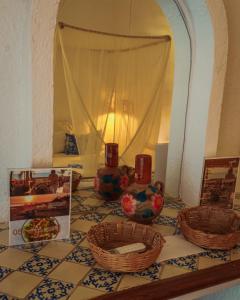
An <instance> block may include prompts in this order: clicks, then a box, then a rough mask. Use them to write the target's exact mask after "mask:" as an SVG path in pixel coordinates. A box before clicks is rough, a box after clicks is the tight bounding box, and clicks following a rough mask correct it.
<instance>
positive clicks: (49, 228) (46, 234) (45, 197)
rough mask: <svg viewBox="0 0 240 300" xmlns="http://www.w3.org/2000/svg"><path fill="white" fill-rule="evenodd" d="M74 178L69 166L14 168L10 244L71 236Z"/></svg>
mask: <svg viewBox="0 0 240 300" xmlns="http://www.w3.org/2000/svg"><path fill="white" fill-rule="evenodd" d="M71 178H72V171H71V169H69V168H52V169H13V170H10V173H9V186H10V221H9V244H10V245H20V244H24V243H31V242H39V241H48V240H57V239H67V238H69V234H70V208H71V181H72V180H71Z"/></svg>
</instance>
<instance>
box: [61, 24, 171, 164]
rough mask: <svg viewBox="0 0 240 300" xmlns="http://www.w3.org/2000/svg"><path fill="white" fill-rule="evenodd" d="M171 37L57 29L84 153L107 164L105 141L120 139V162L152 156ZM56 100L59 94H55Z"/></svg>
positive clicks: (69, 107)
mask: <svg viewBox="0 0 240 300" xmlns="http://www.w3.org/2000/svg"><path fill="white" fill-rule="evenodd" d="M170 47H171V40H170V38H162V37H159V38H154V39H153V38H136V37H135V38H134V37H122V36H115V35H106V34H99V33H95V32H88V31H84V30H76V29H73V28H69V27H64V28H62V29H60V28H59V29H58V30H57V49H56V64H57V65H61V66H62V68H63V72H64V78H65V87H66V91H67V96H66V98H67V99H66V101H65V105H66V108H65V110H66V113H67V114H69V115H70V119H71V125H72V131H73V133H74V134H75V135H76V137H77V141H78V147H79V151H80V155H83V156H84V155H86V156H87V157H88V159H93V158H92V157H91V156H89V155H94V160H95V167H96V168H97V167H98V166H99V164H102V163H103V160H104V143H107V142H116V143H118V144H119V154H120V163H122V164H123V163H124V164H125V163H126V164H129V165H133V164H134V158H135V155H136V154H138V153H149V154H151V155H153V156H154V150H155V145H156V143H157V140H158V136H159V129H160V123H161V112H162V111H163V110H164V107H165V106H166V105H168V106H169V103H167V102H169V99H165V97H164V95H163V94H162V91H163V86H164V78H165V77H164V76H165V70H166V69H167V66H168V63H169V53H170ZM55 101H56V99H55Z"/></svg>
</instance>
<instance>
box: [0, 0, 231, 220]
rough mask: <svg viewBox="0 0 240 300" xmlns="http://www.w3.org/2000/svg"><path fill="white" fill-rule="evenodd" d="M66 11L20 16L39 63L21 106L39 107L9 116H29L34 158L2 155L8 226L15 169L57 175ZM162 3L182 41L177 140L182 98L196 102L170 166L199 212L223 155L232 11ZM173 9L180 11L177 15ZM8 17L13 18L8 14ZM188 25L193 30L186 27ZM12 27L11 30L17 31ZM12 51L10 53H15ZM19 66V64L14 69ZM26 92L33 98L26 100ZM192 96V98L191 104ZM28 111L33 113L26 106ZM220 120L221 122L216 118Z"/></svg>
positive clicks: (42, 4)
mask: <svg viewBox="0 0 240 300" xmlns="http://www.w3.org/2000/svg"><path fill="white" fill-rule="evenodd" d="M59 3H60V0H54V1H47V2H46V1H41V0H34V1H32V3H31V6H30V5H29V7H24V9H23V10H20V8H19V13H21V15H22V16H23V18H24V19H26V24H25V25H26V30H25V29H23V30H24V32H25V34H26V32H27V33H28V35H29V43H28V42H27V43H25V44H24V47H27V49H28V51H29V53H30V54H29V57H31V60H30V59H26V60H24V61H23V62H24V66H22V68H27V69H28V70H29V72H27V74H25V73H24V74H23V73H21V77H23V76H24V80H23V83H22V85H21V89H20V87H19V93H18V95H19V96H18V98H19V97H22V99H29V103H30V104H31V105H30V104H29V103H28V102H27V103H25V102H21V101H16V105H15V106H14V107H12V106H11V105H10V104H9V110H8V114H13V115H14V113H15V112H16V110H18V112H20V111H21V112H22V113H23V114H22V115H23V119H24V122H23V123H24V124H25V125H24V124H23V126H25V127H26V128H27V129H28V131H29V132H30V133H29V135H21V145H22V148H23V149H22V152H25V153H29V155H28V156H27V157H23V156H21V158H19V148H18V147H12V148H11V149H8V151H7V152H6V153H7V155H6V153H5V154H4V153H2V154H3V155H1V157H4V164H3V165H2V167H1V174H0V176H1V181H2V182H6V184H4V186H3V189H2V190H1V199H2V201H1V204H0V208H1V211H2V214H1V221H5V220H7V218H8V204H7V197H8V185H7V171H6V170H7V168H8V167H22V168H24V167H31V166H33V167H49V166H51V164H52V135H53V46H54V30H55V26H56V21H57V20H56V19H57V11H58V7H59ZM157 3H159V5H160V6H161V9H162V10H163V12H164V14H165V15H166V16H167V18H168V20H169V22H170V24H171V27H172V29H173V33H174V35H175V46H176V57H179V60H178V59H177V58H176V62H178V63H179V64H178V65H175V83H176V84H175V85H174V92H173V94H174V96H173V97H174V101H175V99H177V101H176V102H175V103H176V107H175V108H173V113H174V111H175V115H176V117H177V118H176V119H175V118H172V119H174V120H175V121H176V122H175V125H174V124H171V134H172V132H173V131H174V128H175V130H176V129H177V120H178V119H179V118H180V116H179V114H178V108H181V103H182V102H181V101H180V100H179V99H180V98H181V97H182V98H184V100H183V101H187V99H188V111H187V118H186V126H185V131H184V132H182V133H181V134H182V137H183V138H180V136H179V135H180V134H179V135H177V138H176V141H175V143H172V145H171V147H172V149H173V150H172V152H171V150H170V149H169V154H168V161H169V166H171V167H169V169H168V170H167V176H169V177H171V176H179V177H180V178H181V194H182V197H183V199H184V200H185V201H187V202H188V203H189V204H192V205H194V204H196V203H197V202H198V193H199V190H200V182H201V172H202V161H203V158H204V156H205V155H206V154H207V155H209V154H210V155H215V154H216V152H215V150H216V143H217V140H218V130H219V122H218V118H219V119H220V111H221V101H222V90H223V81H224V76H225V69H226V68H225V64H224V63H225V59H224V58H225V57H226V55H225V54H226V52H227V43H226V41H227V30H226V29H227V25H226V24H227V22H226V16H225V10H224V6H223V3H222V1H218V0H208V1H203V0H201V1H191V0H185V1H183V0H182V1H180V0H179V1H177V0H176V1H164V0H158V1H157ZM168 3H170V4H168ZM176 4H177V5H178V7H177V6H176ZM19 5H20V4H19ZM173 5H174V7H175V8H173ZM179 8H180V11H181V13H180V11H179ZM9 12H10V13H9V15H8V19H9V22H10V20H11V19H12V18H11V16H12V17H13V19H15V17H14V16H15V13H16V8H15V7H14V5H12V4H11V3H9ZM2 13H5V12H4V11H3V12H2ZM181 14H182V15H181ZM180 17H181V21H180ZM183 17H184V19H185V22H183ZM176 19H178V21H176ZM3 20H4V22H5V21H6V22H5V25H7V24H8V22H7V20H6V18H3ZM219 20H221V22H219ZM16 22H17V19H16ZM180 23H181V24H182V25H181V26H187V28H188V30H189V33H190V37H191V39H192V41H191V42H192V57H191V60H192V72H191V80H190V88H189V90H188V91H187V94H186V91H183V89H182V88H181V83H182V75H184V76H185V73H184V71H183V68H182V66H181V65H182V62H181V59H184V58H185V57H186V53H185V49H186V48H185V46H186V45H185V43H184V42H183V41H184V40H183V39H182V38H180V37H179V39H178V38H177V37H178V30H179V26H178V24H180ZM9 26H10V27H11V25H10V23H9ZM5 27H6V26H5ZM5 27H4V28H5ZM24 28H25V27H24ZM185 29H186V27H185ZM6 32H7V31H6ZM8 33H9V31H8ZM10 38H13V40H16V39H15V38H14V36H13V35H11V36H10V35H9V34H8V35H6V39H5V41H6V42H7V41H8V39H9V40H11V39H10ZM223 41H224V42H223ZM30 43H31V45H30ZM24 47H22V48H21V49H19V50H18V48H17V47H16V54H15V55H16V56H17V55H19V53H21V51H23V50H24V49H25V48H24ZM189 47H190V45H189ZM30 49H31V50H30ZM4 51H7V45H6V47H5V48H4ZM13 55H14V53H13ZM203 62H204V63H203ZM12 63H13V64H14V61H12ZM14 68H15V67H13V70H14ZM10 71H11V70H10ZM17 76H18V73H16V72H14V73H11V75H10V77H9V78H12V80H13V84H14V80H15V79H14V78H17ZM206 81H207V82H206ZM15 87H16V86H15ZM23 90H24V91H25V92H22V91H23ZM16 91H17V87H16ZM26 93H27V94H26ZM183 94H184V95H183ZM187 96H189V97H188V98H187V99H186V97H187ZM11 98H12V97H9V103H11ZM6 99H7V97H6ZM23 103H25V104H26V105H25V104H24V105H23ZM216 106H217V110H216ZM27 108H28V109H27ZM30 108H31V109H30ZM213 112H214V118H212V114H213ZM4 113H5V112H4V111H3V117H5V116H4ZM184 121H185V119H184ZM25 127H23V128H25ZM9 129H10V128H9ZM15 131H16V127H15V128H13V127H12V128H11V129H10V130H9V132H8V136H9V138H10V139H12V138H13V137H14V136H15V133H16V132H15ZM2 134H3V133H1V135H2ZM179 140H181V141H184V142H183V144H184V156H183V160H182V163H181V164H180V165H182V167H181V169H180V170H181V172H179V173H178V172H175V167H176V166H175V165H174V160H173V158H174V155H176V153H175V152H174V148H176V147H179V145H180V144H179ZM2 141H5V142H6V144H7V143H8V140H6V139H5V133H4V135H3V139H2ZM9 141H10V140H9ZM16 141H17V140H16ZM210 145H211V147H210ZM4 149H6V148H4ZM4 149H3V150H4ZM30 156H31V157H30ZM170 174H172V175H170ZM174 188H175V189H176V186H173V189H174ZM177 190H178V188H177Z"/></svg>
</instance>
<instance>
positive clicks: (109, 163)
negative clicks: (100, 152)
mask: <svg viewBox="0 0 240 300" xmlns="http://www.w3.org/2000/svg"><path fill="white" fill-rule="evenodd" d="M105 165H106V167H110V168H115V167H118V144H116V143H107V144H106V145H105Z"/></svg>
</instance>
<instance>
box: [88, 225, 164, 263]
mask: <svg viewBox="0 0 240 300" xmlns="http://www.w3.org/2000/svg"><path fill="white" fill-rule="evenodd" d="M113 223H114V224H125V223H134V222H131V221H120V222H119V221H117V222H102V223H99V224H96V225H94V226H92V227H91V229H90V230H89V231H88V233H87V241H88V243H89V245H90V246H92V247H94V248H95V249H96V250H99V251H101V252H102V253H104V254H106V255H108V256H109V257H114V258H116V257H118V258H126V254H118V253H111V252H110V251H108V250H105V249H103V248H101V247H100V246H98V245H96V244H94V243H92V242H91V241H90V235H91V234H92V233H93V232H94V229H96V228H97V227H99V226H101V225H102V226H107V225H108V224H109V225H111V224H113ZM103 224H106V225H103ZM137 225H140V226H144V227H147V228H149V229H150V230H151V231H154V233H155V235H158V236H159V237H160V245H161V246H163V245H164V243H165V242H166V241H165V239H164V238H163V236H162V235H161V233H159V232H157V231H155V230H154V229H153V228H152V227H151V226H149V225H143V224H137ZM90 248H91V247H90ZM156 248H157V246H155V247H152V248H151V249H147V250H146V251H144V252H142V253H137V256H138V257H139V258H141V257H144V256H145V255H146V253H148V254H151V253H154V252H155V250H156ZM127 257H128V258H131V257H136V252H132V253H128V254H127Z"/></svg>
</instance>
